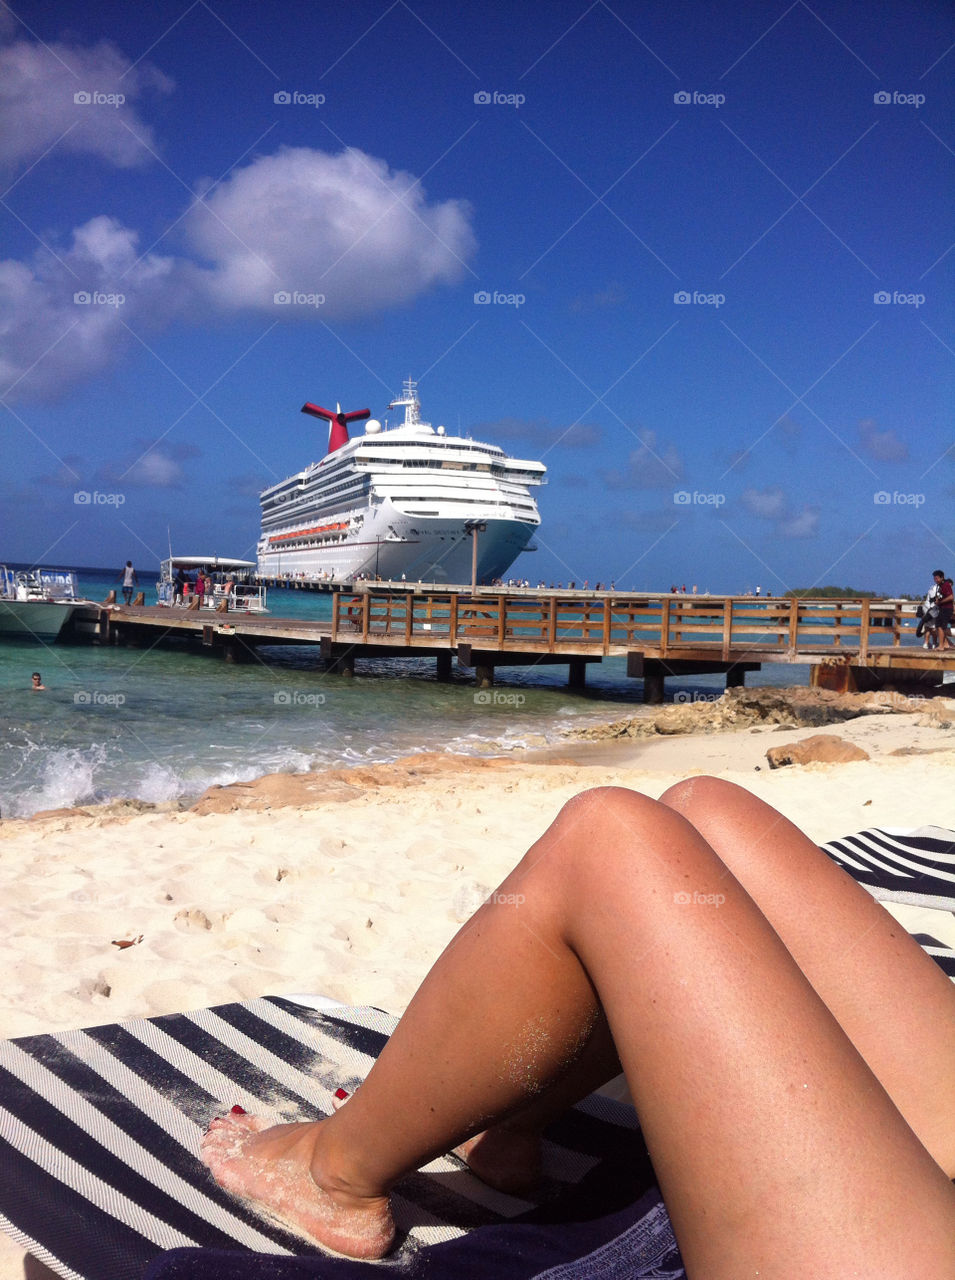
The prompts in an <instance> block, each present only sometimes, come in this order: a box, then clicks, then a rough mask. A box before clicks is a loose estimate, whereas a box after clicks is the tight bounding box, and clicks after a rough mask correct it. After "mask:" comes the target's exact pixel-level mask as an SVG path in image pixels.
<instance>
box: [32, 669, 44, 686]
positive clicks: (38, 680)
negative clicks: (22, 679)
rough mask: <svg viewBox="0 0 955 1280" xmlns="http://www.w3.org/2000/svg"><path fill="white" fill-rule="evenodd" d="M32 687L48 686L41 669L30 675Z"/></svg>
mask: <svg viewBox="0 0 955 1280" xmlns="http://www.w3.org/2000/svg"><path fill="white" fill-rule="evenodd" d="M30 688H31V689H45V688H46V685H45V684H44V683H43V677H42V676H41V675H40V673H39V671H34V673H33V675H32V676H31V677H30Z"/></svg>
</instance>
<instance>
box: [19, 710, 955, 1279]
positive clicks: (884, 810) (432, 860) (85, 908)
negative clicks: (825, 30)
mask: <svg viewBox="0 0 955 1280" xmlns="http://www.w3.org/2000/svg"><path fill="white" fill-rule="evenodd" d="M814 732H820V731H819V730H812V729H804V730H760V731H755V732H754V731H751V732H745V731H744V732H741V733H736V734H715V735H710V736H695V737H680V738H669V739H662V740H654V741H651V742H638V743H632V744H627V745H621V746H616V745H613V746H608V745H606V744H597V745H595V746H593V745H591V744H586V745H583V746H578V745H574V746H573V747H570V748H568V750H566V751H564V752H562V753H561V755H562V756H564V757H569V756H573V757H574V758H575V760H577V761H579V762H580V763H577V764H569V763H557V762H554V761H551V762H547V763H544V762H540V761H537V760H531V759H529V758H525V759H523V760H516V759H515V760H511V761H508V762H507V764H506V765H504V766H503V767H498V766H492V767H490V768H489V767H487V766H485V767H483V768H482V767H479V766H477V765H475V764H472V765H469V763H468V761H466V760H462V761H461V766H460V770H459V771H441V772H438V773H435V774H429V773H427V772H425V773H424V774H423V775H421V776H416V777H411V778H410V779H409V778H408V777H407V774H406V775H405V778H404V785H395V783H394V781H393V780H392V781H389V782H385V783H383V784H381V785H377V786H374V785H372V786H368V785H367V771H365V783H366V785H365V787H364V789H363V790H362V791H361V792H360V793H359V794H358V795H357V798H354V799H351V800H348V801H344V802H343V801H337V802H330V803H326V804H320V805H319V806H318V807H314V808H308V809H297V808H277V809H272V810H270V811H265V812H247V811H246V812H233V813H224V814H215V815H210V816H206V817H201V816H199V815H197V814H194V813H144V814H138V815H136V816H133V817H127V818H116V817H115V816H113V817H109V816H105V817H104V816H102V815H98V816H94V817H75V816H74V817H66V818H63V817H52V818H46V819H41V820H33V821H29V822H27V821H11V822H3V823H0V901H2V902H3V925H4V928H3V934H2V938H0V954H2V956H3V959H4V961H5V963H4V965H3V972H4V975H5V982H4V987H3V991H2V994H0V1034H2V1035H3V1036H4V1037H9V1036H17V1035H28V1034H30V1033H33V1032H39V1031H49V1030H55V1029H62V1028H67V1027H79V1026H90V1025H95V1024H97V1023H103V1022H113V1021H117V1020H119V1019H122V1018H125V1017H130V1016H139V1015H155V1014H161V1013H167V1012H171V1011H175V1010H182V1009H189V1008H195V1007H199V1006H205V1005H210V1004H217V1003H222V1002H225V1001H229V1000H235V999H247V998H249V997H252V996H257V995H272V994H282V993H295V992H315V993H322V994H325V995H330V996H333V997H336V998H337V999H340V1000H343V1001H346V1002H348V1003H368V1004H375V1005H378V1006H380V1007H382V1008H385V1009H388V1010H391V1011H393V1012H395V1013H398V1012H400V1011H401V1010H403V1009H404V1007H405V1006H406V1005H407V1003H408V1000H409V999H410V997H411V995H412V994H413V992H414V990H415V988H416V987H417V985H418V983H419V982H420V981H421V979H422V978H423V976H424V975H425V973H426V972H427V970H428V968H429V966H430V965H431V963H432V962H433V960H434V959H435V958H436V956H437V955H438V954H439V952H440V951H441V949H442V948H443V947H444V945H445V944H446V943H447V942H448V941H449V939H450V938H451V937H452V936H453V934H454V933H455V931H456V930H457V928H458V926H459V924H460V923H461V922H462V921H463V920H465V919H467V917H468V916H469V915H470V914H471V913H472V911H473V910H475V909H476V907H477V905H478V904H479V903H480V901H481V900H482V899H483V898H484V897H485V896H486V895H487V893H488V892H489V890H490V889H492V888H493V887H494V886H495V885H496V884H497V883H498V881H499V880H500V879H501V878H502V877H503V876H504V875H505V873H506V872H507V871H508V870H509V869H510V867H511V866H512V865H513V864H514V862H515V861H516V860H517V859H518V857H519V856H520V855H521V853H522V852H523V851H524V850H525V849H526V848H527V846H528V845H529V844H530V843H531V842H532V841H533V840H534V839H535V838H536V837H537V836H538V835H540V833H541V832H542V830H543V829H544V827H545V826H546V825H547V823H548V822H549V821H550V820H551V819H552V818H553V817H554V816H555V815H556V813H557V811H558V809H559V808H560V806H561V805H562V804H563V803H564V801H566V800H568V799H569V798H570V797H571V796H573V795H575V794H576V793H577V792H578V791H581V790H583V789H584V788H586V787H590V786H595V785H602V784H606V783H613V784H619V785H626V786H631V787H636V788H639V789H640V790H643V791H645V792H647V793H648V794H650V795H653V796H656V795H659V794H660V793H661V792H662V791H663V790H664V789H665V788H666V787H667V786H669V785H670V784H671V783H673V782H675V781H677V780H679V779H680V778H683V777H686V776H688V775H690V774H693V773H702V772H705V773H720V774H722V775H723V776H725V777H728V778H731V779H732V780H734V781H736V782H739V783H741V784H742V785H744V786H747V787H749V788H750V789H751V790H753V791H754V792H755V793H756V794H757V795H760V796H762V797H763V798H764V799H766V800H768V801H769V802H770V803H772V804H774V805H775V806H776V807H777V808H779V809H780V810H781V811H782V812H783V813H785V814H786V815H787V816H788V817H790V818H792V819H793V820H794V821H796V822H797V823H798V824H799V825H800V826H801V827H802V828H803V829H804V830H805V831H806V832H807V833H808V834H809V835H810V836H811V837H812V838H813V839H816V840H819V841H821V840H825V839H828V838H832V837H835V836H839V835H845V834H848V833H850V832H852V831H856V830H858V829H860V828H862V827H866V826H896V827H912V826H919V825H922V824H925V823H936V824H944V825H955V800H953V792H952V778H953V772H952V766H953V764H955V732H953V731H952V730H946V729H939V728H933V727H930V726H928V725H926V724H924V723H923V724H921V725H920V724H919V723H917V721H916V719H915V717H912V716H899V715H894V716H890V715H885V716H871V717H865V718H862V719H859V720H854V721H851V722H849V723H847V724H843V725H839V726H834V727H832V728H830V729H826V730H822V732H827V733H832V734H835V735H837V736H840V737H844V738H847V739H849V740H851V741H854V742H857V743H859V744H860V745H862V746H864V747H865V749H866V750H867V751H869V752H870V754H871V755H872V757H873V758H872V759H871V760H870V761H867V762H862V763H851V764H843V765H826V766H821V765H814V766H809V767H807V768H788V769H782V770H777V771H770V769H769V768H768V765H767V763H766V760H765V752H766V749H767V747H768V746H771V745H774V744H776V743H779V742H791V741H793V740H794V739H797V738H803V737H808V736H810V735H811V734H812V733H814ZM898 747H907V748H916V749H917V750H919V751H920V752H924V754H918V755H909V756H889V755H888V752H890V751H891V750H893V749H895V748H898ZM939 748H942V749H943V750H942V751H939ZM551 754H553V753H551ZM757 766H759V769H758V771H757ZM409 781H410V785H408V783H409ZM140 937H141V941H138V942H137V943H136V944H135V945H133V946H130V947H127V948H126V949H123V950H121V949H119V948H118V947H116V946H115V945H113V943H114V940H124V939H139V938H140ZM2 1243H3V1246H5V1247H0V1280H13V1278H14V1277H16V1278H17V1280H22V1277H23V1275H24V1271H23V1257H22V1253H21V1251H19V1250H18V1249H17V1248H16V1247H15V1246H14V1245H13V1243H12V1242H10V1241H6V1240H4V1241H3V1242H2ZM30 1274H31V1275H37V1274H39V1273H37V1272H36V1271H33V1272H31V1273H30Z"/></svg>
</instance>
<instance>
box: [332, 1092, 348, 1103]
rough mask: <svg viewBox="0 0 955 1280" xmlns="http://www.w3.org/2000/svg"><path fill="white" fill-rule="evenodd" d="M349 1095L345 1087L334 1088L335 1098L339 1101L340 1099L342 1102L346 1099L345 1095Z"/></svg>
mask: <svg viewBox="0 0 955 1280" xmlns="http://www.w3.org/2000/svg"><path fill="white" fill-rule="evenodd" d="M349 1096H350V1095H349V1093H348V1091H347V1089H336V1090H335V1097H336V1098H338V1099H339V1100H340V1101H342V1102H344V1101H345V1099H346V1098H347V1097H349Z"/></svg>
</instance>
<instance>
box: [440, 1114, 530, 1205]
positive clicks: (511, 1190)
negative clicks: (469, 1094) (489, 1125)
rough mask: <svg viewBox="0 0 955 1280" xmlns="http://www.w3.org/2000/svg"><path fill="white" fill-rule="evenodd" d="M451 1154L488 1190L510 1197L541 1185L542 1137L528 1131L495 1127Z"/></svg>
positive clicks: (471, 1139)
mask: <svg viewBox="0 0 955 1280" xmlns="http://www.w3.org/2000/svg"><path fill="white" fill-rule="evenodd" d="M451 1154H452V1155H456V1156H457V1157H458V1159H459V1160H463V1161H464V1163H465V1164H466V1165H467V1166H468V1168H469V1169H470V1170H471V1172H472V1173H473V1174H474V1175H475V1176H476V1177H478V1178H480V1179H481V1181H482V1182H486V1183H487V1185H488V1186H489V1187H493V1188H494V1189H495V1190H496V1191H505V1192H507V1194H508V1195H511V1196H523V1195H527V1194H528V1193H529V1192H531V1191H533V1190H534V1188H535V1187H536V1186H537V1184H538V1182H540V1176H541V1138H540V1134H539V1133H536V1132H531V1131H528V1130H527V1129H508V1128H506V1127H505V1126H503V1125H495V1126H494V1128H493V1129H487V1130H485V1132H484V1133H478V1134H475V1136H474V1137H473V1138H469V1139H468V1140H467V1142H462V1143H461V1145H460V1146H459V1147H455V1148H454V1150H453V1152H452V1153H451Z"/></svg>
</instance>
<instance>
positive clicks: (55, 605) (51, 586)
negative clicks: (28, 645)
mask: <svg viewBox="0 0 955 1280" xmlns="http://www.w3.org/2000/svg"><path fill="white" fill-rule="evenodd" d="M91 603H92V602H91V601H89V600H84V599H83V598H82V597H81V596H80V595H79V593H78V589H77V582H76V574H75V573H74V571H73V570H72V569H8V568H7V566H6V565H5V564H4V565H0V635H16V636H30V637H32V638H33V639H36V640H56V639H57V637H58V636H59V635H60V633H61V631H62V630H63V628H64V627H65V626H66V624H67V623H68V622H69V620H70V618H71V617H72V615H73V614H74V613H75V611H76V610H77V609H79V608H81V607H82V606H84V605H88V604H91Z"/></svg>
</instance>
